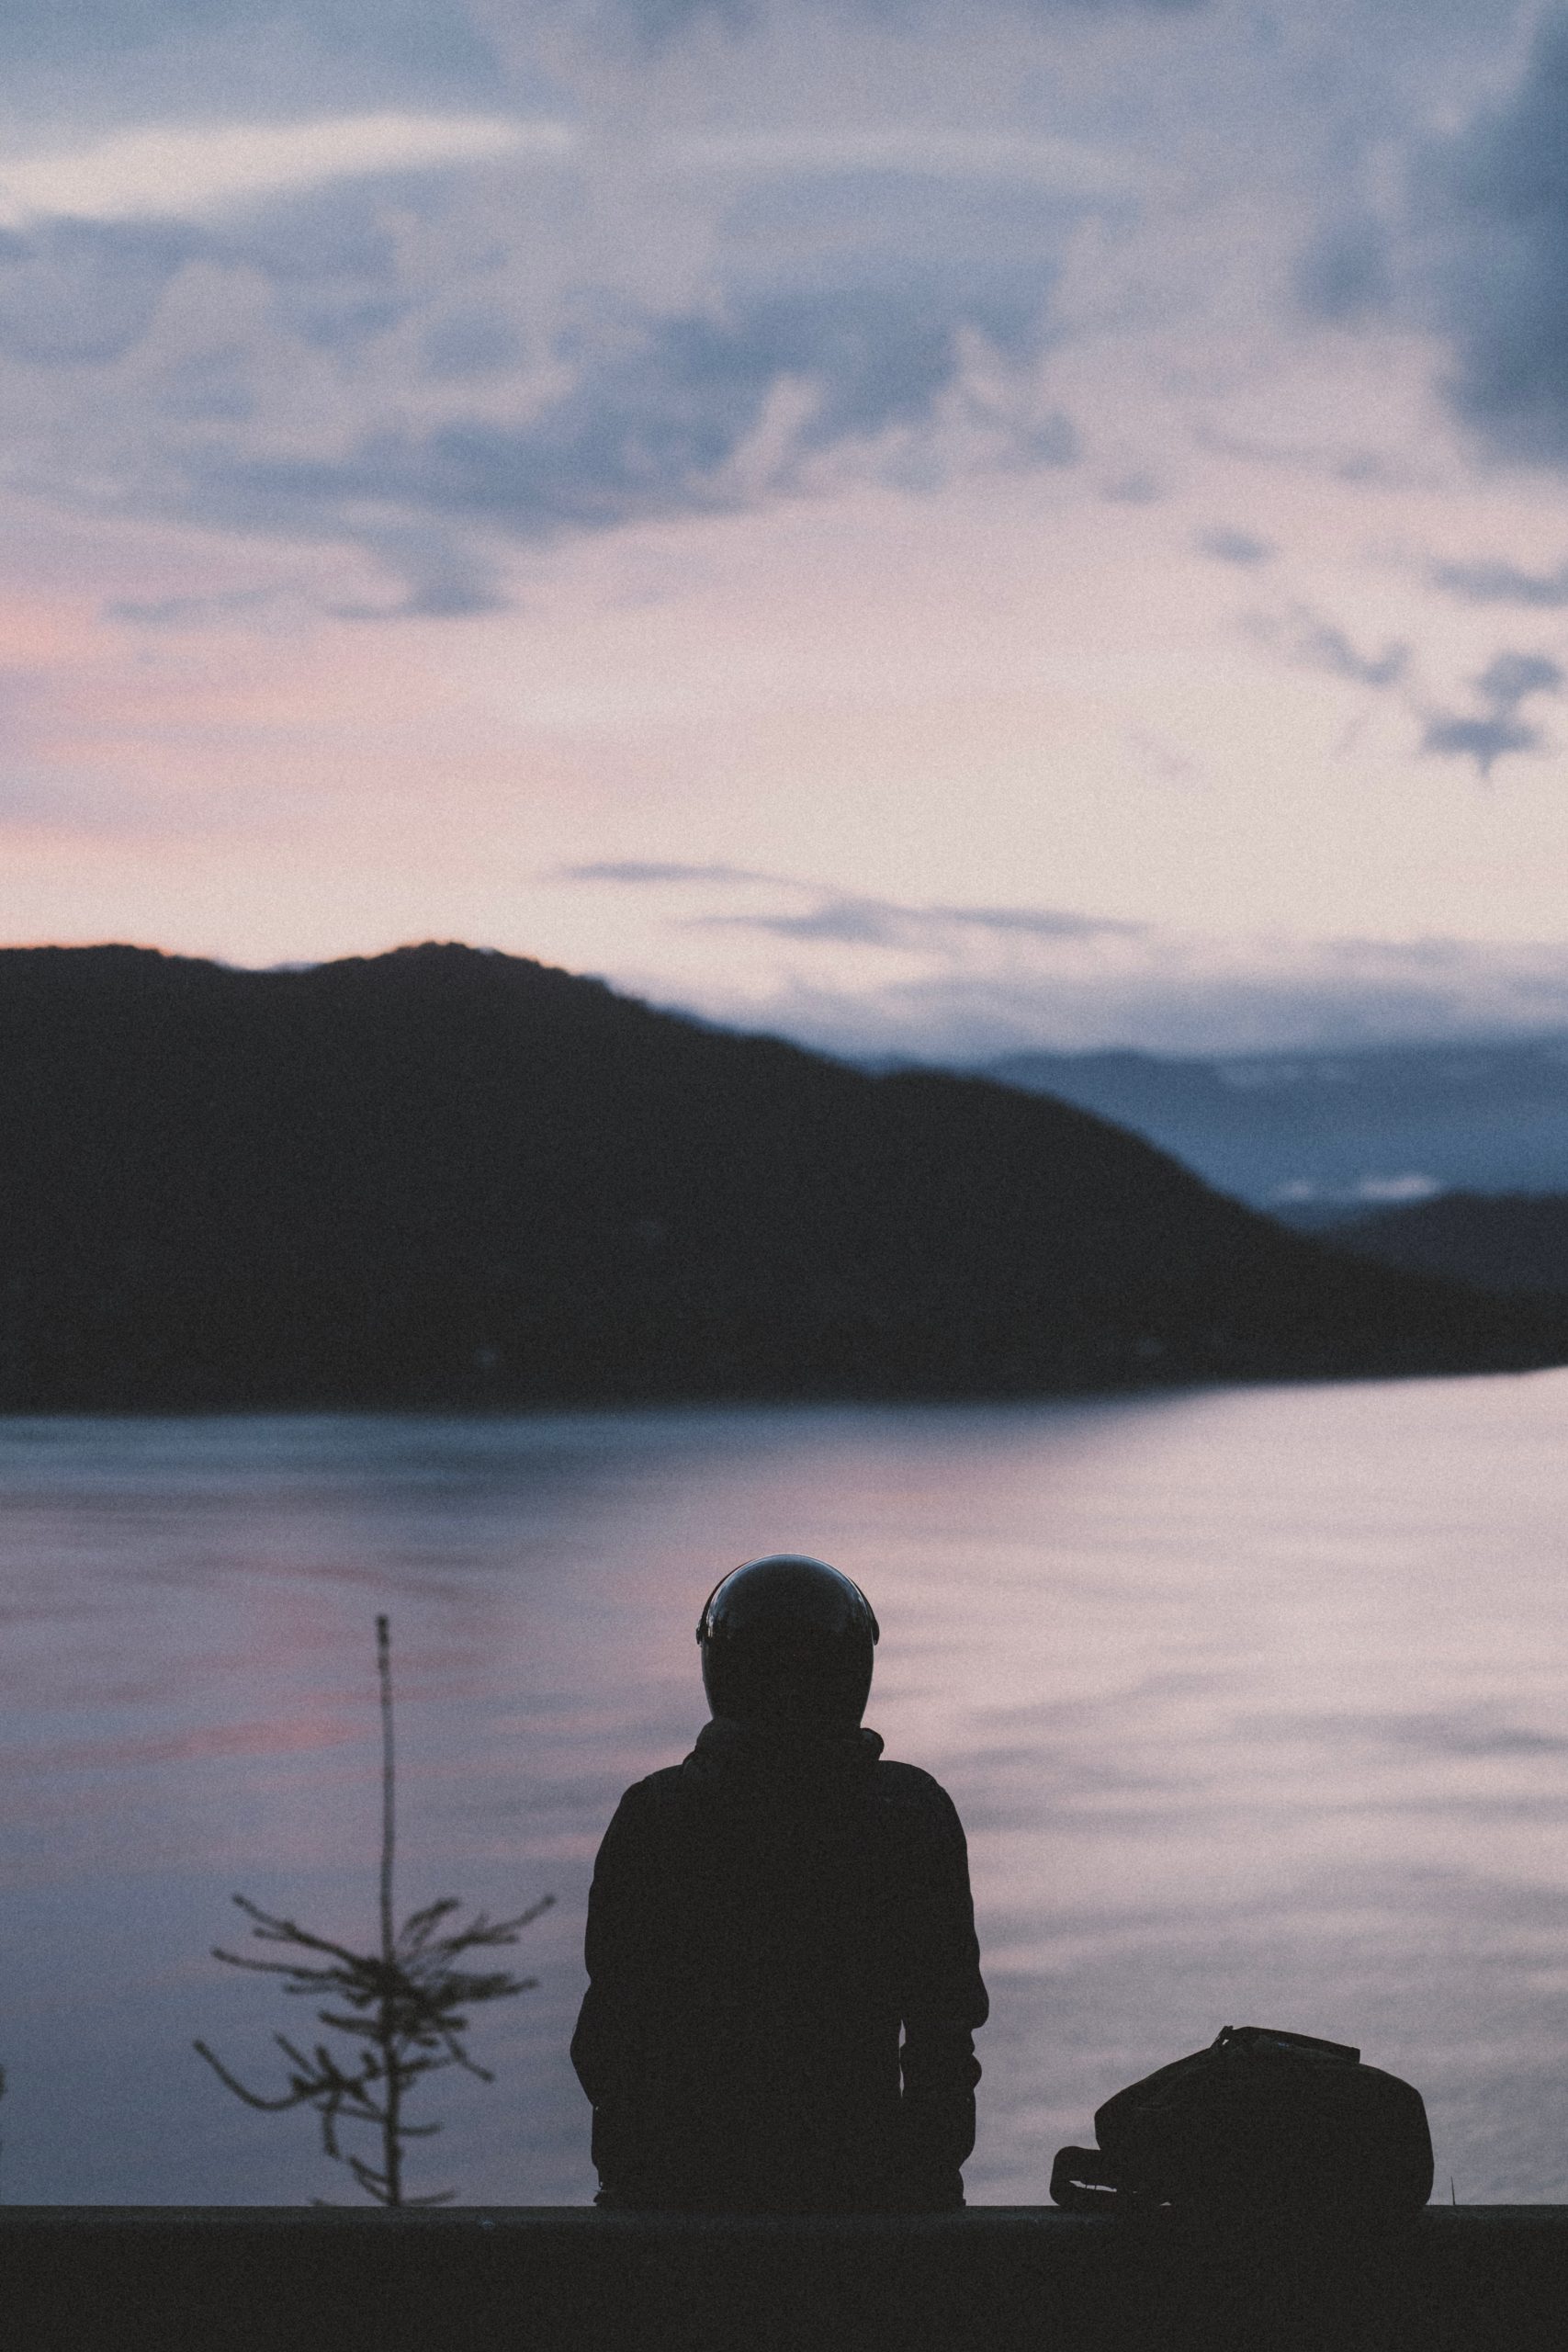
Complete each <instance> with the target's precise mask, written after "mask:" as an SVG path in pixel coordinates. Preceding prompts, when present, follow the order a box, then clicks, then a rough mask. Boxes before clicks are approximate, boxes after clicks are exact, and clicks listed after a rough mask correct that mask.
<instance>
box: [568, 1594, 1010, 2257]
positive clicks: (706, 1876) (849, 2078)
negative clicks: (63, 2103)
mask: <svg viewBox="0 0 1568 2352" xmlns="http://www.w3.org/2000/svg"><path fill="white" fill-rule="evenodd" d="M829 1580H830V1581H829ZM861 1612H863V1616H862V1614H861ZM698 1638H699V1640H701V1641H702V1642H703V1643H704V1673H705V1681H706V1682H707V1684H708V1688H709V1697H710V1702H712V1704H713V1706H714V1712H715V1720H714V1721H713V1722H711V1723H710V1724H707V1725H706V1727H705V1730H704V1731H703V1733H702V1734H701V1736H700V1737H699V1739H698V1741H697V1745H696V1747H695V1749H694V1752H693V1753H692V1755H690V1756H689V1757H688V1758H686V1760H685V1762H684V1763H683V1764H682V1765H679V1766H677V1767H675V1768H673V1769H672V1770H667V1771H662V1772H656V1773H654V1774H653V1775H652V1776H651V1777H650V1778H649V1780H646V1781H639V1782H638V1783H637V1786H636V1787H634V1788H632V1789H630V1790H628V1791H627V1792H626V1796H625V1797H624V1798H623V1799H622V1802H621V1804H620V1807H619V1809H618V1811H617V1813H616V1815H615V1819H614V1821H613V1822H612V1823H611V1825H610V1827H609V1829H608V1831H607V1832H606V1833H605V1837H604V1844H603V1846H602V1847H601V1849H600V1854H599V1860H598V1863H597V1866H596V1869H595V1872H594V1881H593V1892H592V1899H591V1903H590V1909H589V1926H588V1936H587V1961H588V1968H589V1974H590V1978H591V1984H590V1989H589V1993H588V1996H587V1998H586V1999H585V2001H584V2003H583V2007H582V2014H581V2018H580V2021H579V2025H578V2030H577V2034H576V2037H575V2039H574V2041H573V2043H572V2057H573V2061H574V2063H575V2064H576V2066H577V2070H578V2074H579V2075H580V2077H581V2081H582V2084H583V2086H584V2088H585V2089H586V2090H587V2092H588V2095H589V2097H590V2098H591V2099H592V2102H593V2109H594V2128H593V2154H594V2160H595V2163H596V2164H597V2165H598V2168H599V2174H600V2179H601V2183H602V2188H601V2201H602V2202H604V2203H610V2204H616V2205H634V2206H643V2207H650V2206H651V2207H665V2208H684V2209H687V2210H693V2209H696V2210H708V2211H797V2212H798V2211H854V2210H859V2211H876V2210H884V2211H886V2210H892V2209H896V2208H898V2207H909V2206H916V2207H921V2208H938V2207H942V2206H948V2205H956V2204H961V2203H962V2201H963V2183H962V2177H961V2175H960V2170H959V2167H960V2166H961V2165H962V2164H963V2161H964V2157H965V2156H966V2155H967V2154H968V2153H969V2149H970V2147H971V2145H972V2144H973V2140H974V2085H975V2082H976V2077H977V2075H978V2073H979V2069H978V2067H977V2065H976V2063H975V2058H974V2049H973V2034H974V2030H975V2029H976V2027H977V2026H978V2025H980V2024H981V2023H982V2022H983V2021H984V2019H985V2016H986V1994H985V1987H984V1985H982V1983H981V1981H980V1974H979V1965H978V1951H977V1949H976V1941H975V1932H974V1921H973V1913H972V1908H971V1904H970V1898H969V1884H968V1871H967V1863H966V1859H965V1853H964V1834H963V1831H962V1829H961V1828H960V1826H959V1823H958V1817H957V1815H956V1814H955V1813H954V1811H953V1805H952V1804H951V1802H950V1801H949V1799H948V1798H947V1796H946V1795H945V1793H944V1792H943V1791H942V1789H941V1788H940V1787H939V1786H938V1785H937V1783H936V1782H935V1781H933V1780H931V1777H930V1776H929V1775H928V1774H926V1773H924V1772H921V1771H919V1770H915V1769H914V1768H913V1767H911V1766H908V1765H903V1764H893V1763H884V1762H883V1761H882V1760H881V1747H882V1743H881V1741H880V1740H879V1739H878V1738H877V1736H876V1735H875V1734H874V1732H866V1731H862V1730H861V1729H860V1728H859V1720H858V1719H859V1714H860V1712H861V1709H862V1707H863V1704H864V1699H865V1690H866V1687H867V1686H868V1685H869V1681H870V1659H871V1645H872V1643H873V1642H874V1639H875V1620H874V1617H873V1616H872V1615H871V1611H870V1610H869V1608H868V1606H867V1605H866V1603H865V1601H864V1600H863V1596H862V1595H861V1594H860V1593H859V1591H858V1589H856V1588H855V1587H854V1586H852V1585H851V1584H850V1583H849V1580H848V1578H846V1577H839V1576H838V1574H837V1571H835V1570H833V1569H829V1568H827V1567H825V1566H823V1564H821V1563H820V1562H815V1561H811V1562H807V1561H802V1560H796V1559H775V1560H769V1561H761V1562H753V1563H751V1564H750V1565H749V1566H748V1567H747V1568H745V1569H742V1570H738V1571H737V1572H736V1575H735V1576H734V1577H730V1578H727V1579H726V1580H725V1581H724V1583H722V1584H721V1585H720V1586H719V1587H718V1588H717V1589H716V1592H715V1594H714V1596H713V1598H712V1600H710V1603H709V1606H708V1608H707V1609H706V1610H705V1611H704V1618H703V1623H702V1625H701V1626H700V1627H699V1632H698ZM900 2035H902V2043H901V2042H900Z"/></svg>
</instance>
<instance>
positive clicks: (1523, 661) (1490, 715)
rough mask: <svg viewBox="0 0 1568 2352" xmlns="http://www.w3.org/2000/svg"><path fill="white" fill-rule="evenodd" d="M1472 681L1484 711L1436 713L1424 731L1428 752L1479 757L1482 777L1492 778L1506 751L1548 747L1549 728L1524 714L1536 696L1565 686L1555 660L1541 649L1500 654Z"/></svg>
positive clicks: (1533, 750)
mask: <svg viewBox="0 0 1568 2352" xmlns="http://www.w3.org/2000/svg"><path fill="white" fill-rule="evenodd" d="M1471 684H1472V690H1473V692H1474V695H1475V698H1476V700H1477V702H1479V703H1480V704H1481V706H1482V707H1481V709H1480V710H1479V711H1475V712H1470V713H1465V712H1457V713H1456V712H1451V711H1434V712H1433V713H1431V714H1430V716H1429V717H1428V718H1427V723H1426V727H1425V729H1424V730H1423V732H1422V737H1421V749H1422V751H1423V752H1432V753H1436V754H1438V756H1446V757H1450V758H1455V757H1457V758H1461V759H1471V760H1473V761H1474V762H1475V764H1476V766H1477V768H1478V769H1479V770H1480V772H1481V775H1483V777H1490V775H1491V774H1492V770H1493V767H1494V766H1495V763H1496V762H1497V761H1498V760H1500V759H1502V758H1503V757H1504V756H1505V755H1506V753H1508V752H1538V751H1541V750H1543V749H1544V748H1545V745H1546V740H1547V739H1546V736H1545V733H1544V731H1543V730H1542V729H1540V727H1539V726H1537V725H1536V724H1535V723H1534V721H1533V720H1530V719H1528V718H1521V717H1520V715H1519V714H1520V707H1521V705H1522V704H1524V703H1525V702H1527V701H1529V699H1530V697H1531V696H1532V695H1543V694H1556V693H1557V692H1558V691H1559V690H1560V689H1561V687H1562V684H1563V673H1562V670H1561V669H1560V668H1559V666H1558V664H1557V663H1556V662H1552V661H1550V660H1549V659H1548V658H1547V656H1546V655H1545V654H1541V653H1510V652H1503V653H1499V654H1497V655H1496V657H1495V659H1494V660H1493V661H1492V662H1489V663H1488V665H1487V667H1486V668H1485V669H1484V670H1483V672H1482V673H1481V675H1480V676H1479V677H1478V678H1475V679H1472V682H1471Z"/></svg>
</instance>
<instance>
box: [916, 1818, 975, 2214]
mask: <svg viewBox="0 0 1568 2352" xmlns="http://www.w3.org/2000/svg"><path fill="white" fill-rule="evenodd" d="M931 1790H932V1795H933V1799H934V1800H936V1802H935V1803H933V1805H932V1809H931V1820H930V1828H929V1834H928V1836H927V1838H925V1839H924V1840H923V1841H922V1846H923V1850H922V1853H921V1856H920V1884H919V1890H918V1893H917V1894H916V1897H915V1916H914V1919H913V1922H912V1934H911V1941H910V1970H909V1982H908V1992H907V1994H906V1998H905V2010H904V2044H903V2052H902V2068H903V2078H904V2090H903V2102H902V2132H901V2137H902V2170H903V2175H904V2182H903V2185H904V2188H905V2190H906V2193H907V2194H908V2199H909V2201H910V2202H911V2203H912V2204H915V2205H919V2206H922V2207H927V2208H931V2207H939V2208H940V2207H944V2206H953V2205H962V2204H963V2202H964V2181H963V2176H962V2172H961V2169H960V2168H961V2166H962V2165H963V2163H964V2158H965V2157H966V2156H967V2155H968V2154H969V2153H970V2151H971V2149H972V2148H973V2147H974V2145H975V2086H976V2083H977V2082H978V2081H979V2079H980V2067H979V2062H978V2060H977V2059H976V2056H975V2033H976V2029H977V2028H978V2027H980V2026H982V2025H984V2024H985V2022H986V2018H987V2012H988V2009H989V2006H990V2005H989V2002H988V2001H987V1996H986V1987H985V1985H984V1982H983V1981H982V1979H981V1975H980V1947H979V1944H978V1942H977V1941H976V1935H975V1906H974V1903H973V1900H972V1898H971V1895H970V1892H969V1854H968V1849H967V1847H966V1845H965V1843H964V1830H963V1827H962V1825H961V1824H960V1822H959V1818H958V1815H957V1813H956V1812H955V1811H954V1809H953V1802H952V1799H951V1798H950V1797H949V1796H948V1795H947V1793H946V1792H945V1790H942V1789H941V1788H938V1787H937V1786H936V1784H935V1782H934V1781H933V1782H932V1783H931Z"/></svg>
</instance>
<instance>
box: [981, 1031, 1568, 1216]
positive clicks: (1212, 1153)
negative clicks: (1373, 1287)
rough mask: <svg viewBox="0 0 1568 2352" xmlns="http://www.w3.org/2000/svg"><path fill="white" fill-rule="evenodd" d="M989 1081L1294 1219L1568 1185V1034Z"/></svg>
mask: <svg viewBox="0 0 1568 2352" xmlns="http://www.w3.org/2000/svg"><path fill="white" fill-rule="evenodd" d="M980 1074H981V1075H984V1076H986V1077H990V1078H998V1079H1000V1080H1003V1081H1004V1083H1006V1084H1008V1085H1010V1086H1021V1087H1024V1088H1025V1089H1027V1090H1028V1091H1031V1092H1034V1093H1041V1094H1055V1095H1056V1096H1058V1097H1059V1098H1060V1099H1061V1100H1062V1101H1064V1102H1067V1103H1077V1104H1078V1106H1079V1108H1080V1109H1082V1110H1086V1111H1093V1112H1095V1113H1097V1114H1098V1115H1099V1116H1100V1118H1103V1119H1112V1120H1114V1121H1115V1122H1116V1124H1117V1125H1120V1126H1125V1127H1131V1128H1132V1129H1133V1130H1134V1132H1135V1133H1136V1134H1138V1135H1141V1136H1145V1137H1146V1139H1147V1140H1148V1141H1149V1142H1151V1143H1155V1144H1157V1145H1158V1146H1159V1147H1160V1148H1161V1149H1162V1150H1165V1151H1169V1152H1174V1153H1175V1155H1176V1157H1177V1158H1178V1159H1180V1160H1181V1161H1183V1162H1184V1164H1185V1165H1186V1166H1188V1167H1190V1168H1195V1169H1196V1170H1198V1171H1199V1173H1200V1174H1201V1175H1202V1176H1204V1177H1206V1178H1207V1180H1208V1181H1209V1182H1210V1183H1211V1184H1216V1185H1218V1186H1219V1188H1220V1189H1221V1191H1222V1192H1226V1193H1235V1194H1237V1195H1238V1196H1239V1198H1241V1199H1242V1200H1247V1201H1251V1202H1253V1203H1254V1204H1257V1205H1258V1206H1260V1207H1265V1208H1269V1209H1278V1210H1279V1211H1280V1213H1281V1214H1284V1215H1289V1216H1291V1217H1292V1220H1293V1219H1295V1218H1297V1217H1298V1216H1300V1217H1305V1216H1312V1215H1313V1214H1314V1210H1319V1211H1321V1210H1325V1209H1326V1211H1327V1213H1328V1214H1329V1215H1330V1216H1332V1215H1333V1214H1334V1211H1335V1209H1336V1207H1337V1209H1338V1211H1339V1213H1340V1214H1342V1215H1348V1214H1351V1213H1353V1211H1354V1209H1355V1207H1356V1204H1357V1203H1358V1202H1362V1203H1364V1204H1366V1206H1367V1207H1368V1208H1371V1207H1372V1206H1373V1205H1374V1204H1376V1203H1377V1202H1378V1201H1379V1200H1380V1199H1381V1200H1390V1199H1393V1198H1397V1197H1399V1196H1400V1194H1401V1193H1404V1194H1405V1196H1407V1197H1413V1196H1414V1195H1415V1194H1416V1193H1420V1192H1421V1190H1422V1188H1423V1186H1424V1187H1425V1189H1426V1191H1427V1192H1428V1193H1436V1192H1439V1191H1442V1192H1452V1191H1456V1190H1467V1191H1471V1192H1477V1193H1545V1192H1552V1191H1557V1190H1560V1189H1562V1188H1564V1187H1568V1032H1559V1033H1556V1034H1549V1035H1540V1036H1535V1037H1513V1038H1506V1037H1505V1038H1497V1039H1494V1040H1490V1041H1488V1040H1484V1039H1479V1040H1472V1041H1462V1040H1454V1041H1450V1042H1449V1043H1446V1044H1433V1043H1427V1044H1405V1045H1363V1046H1347V1047H1345V1048H1344V1049H1343V1050H1342V1051H1339V1052H1329V1051H1303V1052H1295V1053H1291V1052H1274V1053H1258V1054H1223V1055H1215V1056H1213V1057H1209V1058H1207V1059H1201V1058H1195V1057H1180V1056H1174V1055H1156V1054H1145V1053H1133V1052H1114V1053H1111V1052H1107V1053H1079V1054H1066V1053H1020V1054H1010V1055H1007V1056H1005V1057H1002V1058H1001V1059H1000V1060H995V1061H991V1062H988V1063H987V1064H985V1065H984V1066H983V1068H982V1070H981V1072H980Z"/></svg>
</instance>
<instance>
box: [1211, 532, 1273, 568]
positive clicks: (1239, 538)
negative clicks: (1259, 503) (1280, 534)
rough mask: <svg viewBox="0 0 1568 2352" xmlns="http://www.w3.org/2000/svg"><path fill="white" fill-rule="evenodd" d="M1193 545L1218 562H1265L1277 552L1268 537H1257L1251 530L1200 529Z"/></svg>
mask: <svg viewBox="0 0 1568 2352" xmlns="http://www.w3.org/2000/svg"><path fill="white" fill-rule="evenodd" d="M1194 545H1195V546H1196V547H1197V548H1199V550H1200V552H1201V554H1203V555H1212V556H1213V557H1214V558H1215V559H1216V560H1217V561H1219V562H1220V563H1237V564H1243V565H1252V564H1259V563H1267V562H1268V561H1269V558H1270V557H1271V556H1272V555H1274V554H1275V553H1276V552H1277V550H1276V549H1275V548H1274V547H1273V546H1272V545H1271V544H1270V543H1269V540H1268V539H1260V538H1258V537H1256V536H1255V535H1254V534H1253V533H1252V532H1251V531H1233V530H1227V529H1220V530H1213V531H1200V532H1199V534H1198V537H1197V538H1196V540H1195V541H1194Z"/></svg>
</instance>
